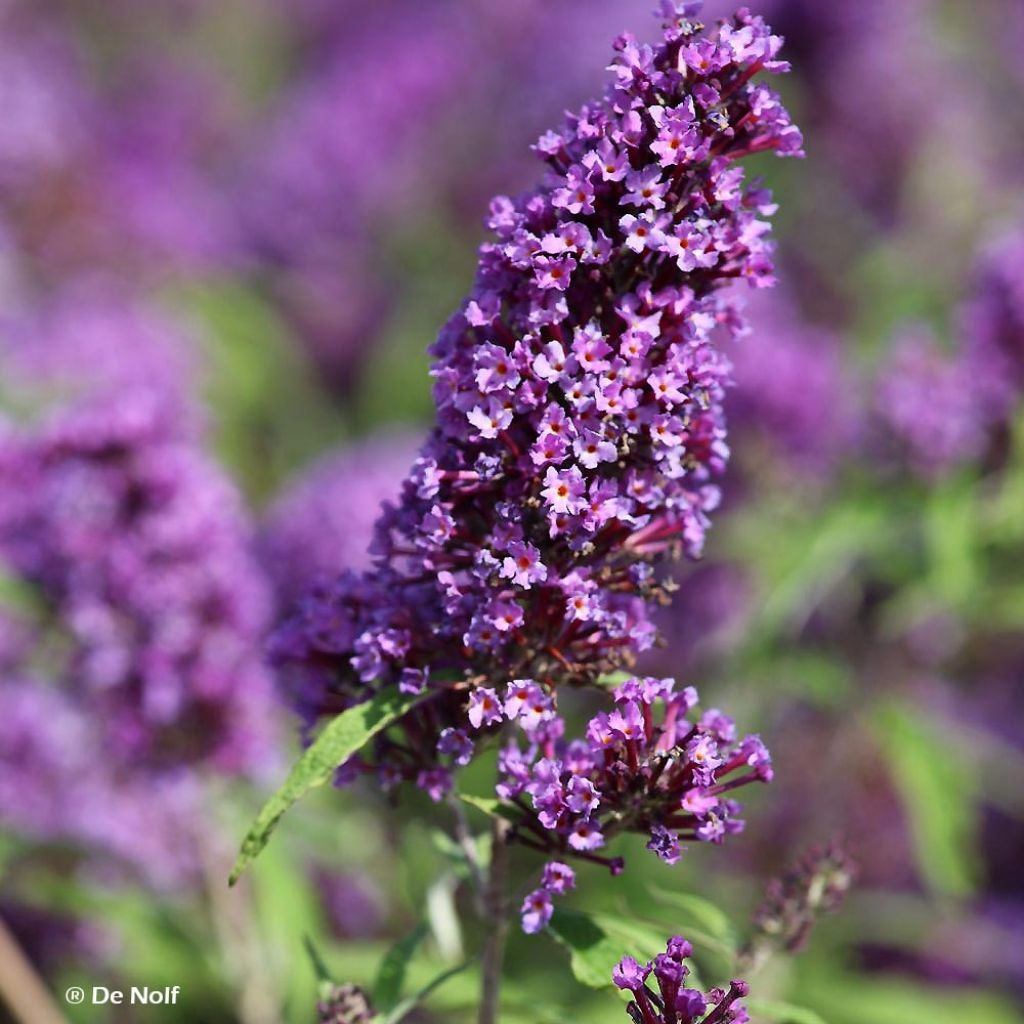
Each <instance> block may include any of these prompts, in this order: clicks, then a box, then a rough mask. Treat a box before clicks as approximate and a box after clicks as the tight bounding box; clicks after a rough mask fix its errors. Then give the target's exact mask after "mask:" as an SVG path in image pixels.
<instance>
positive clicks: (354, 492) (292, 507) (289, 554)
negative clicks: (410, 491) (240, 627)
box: [260, 433, 421, 608]
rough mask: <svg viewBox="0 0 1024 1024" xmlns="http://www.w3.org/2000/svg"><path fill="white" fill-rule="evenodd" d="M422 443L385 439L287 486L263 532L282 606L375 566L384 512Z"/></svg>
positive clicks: (325, 461)
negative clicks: (373, 545) (372, 556)
mask: <svg viewBox="0 0 1024 1024" xmlns="http://www.w3.org/2000/svg"><path fill="white" fill-rule="evenodd" d="M420 440H421V438H419V437H415V436H414V435H412V434H411V433H409V434H407V433H393V434H381V435H379V436H375V437H372V438H370V439H369V440H366V441H362V442H360V443H359V444H356V445H352V446H347V447H345V448H342V449H340V450H338V451H336V452H331V453H330V454H328V455H326V456H324V457H323V458H321V459H318V460H317V461H316V462H315V463H314V464H313V465H312V466H311V467H310V468H309V469H307V470H304V471H303V472H301V473H300V474H299V475H298V476H297V477H296V478H295V479H294V480H293V481H291V482H290V483H289V485H288V486H287V488H286V490H285V491H284V493H283V494H282V495H281V497H280V498H278V499H277V500H276V501H275V502H274V504H273V505H272V506H271V508H270V510H269V513H268V515H267V518H266V520H265V522H264V524H263V529H262V531H261V538H260V550H261V553H262V555H263V561H264V563H265V565H266V567H267V571H268V573H269V574H270V577H271V580H272V582H273V584H274V591H275V594H276V595H277V596H278V598H279V600H280V601H281V602H282V603H285V602H287V605H288V607H289V608H290V606H291V604H292V603H293V602H294V601H295V600H297V599H298V598H299V597H300V596H301V595H302V593H303V592H304V591H305V590H307V589H308V587H309V585H310V581H311V580H317V579H320V580H324V581H327V582H330V581H332V580H334V579H335V578H336V577H337V575H338V573H340V572H342V571H343V570H345V569H364V568H365V567H366V566H367V564H368V562H369V553H368V550H369V547H370V541H371V538H372V534H373V524H374V522H375V521H376V519H377V516H378V515H379V513H380V507H381V504H382V503H383V502H384V501H388V500H391V499H394V498H397V497H398V492H399V490H400V489H401V486H402V480H403V479H404V477H405V471H406V470H407V469H408V467H409V462H410V460H411V459H412V458H414V457H415V454H416V449H417V447H418V445H419V442H420Z"/></svg>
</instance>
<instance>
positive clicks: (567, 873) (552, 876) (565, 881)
mask: <svg viewBox="0 0 1024 1024" xmlns="http://www.w3.org/2000/svg"><path fill="white" fill-rule="evenodd" d="M541 885H542V886H543V887H544V888H545V889H547V890H548V892H550V893H552V894H553V895H555V896H564V895H565V894H566V893H567V892H568V891H569V890H570V889H575V888H576V872H575V871H573V869H572V868H571V867H569V866H568V865H567V864H562V863H560V862H559V861H551V863H549V864H545V865H544V876H543V879H542V881H541Z"/></svg>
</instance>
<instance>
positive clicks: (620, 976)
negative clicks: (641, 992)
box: [612, 956, 651, 992]
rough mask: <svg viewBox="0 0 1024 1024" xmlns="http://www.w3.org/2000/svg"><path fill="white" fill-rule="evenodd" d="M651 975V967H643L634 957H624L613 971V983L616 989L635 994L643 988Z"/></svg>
mask: <svg viewBox="0 0 1024 1024" xmlns="http://www.w3.org/2000/svg"><path fill="white" fill-rule="evenodd" d="M650 973H651V968H650V967H641V966H640V964H639V963H637V961H636V959H635V958H634V957H631V956H624V957H623V958H622V959H621V960H620V961H619V962H618V963H617V964H616V965H615V968H614V969H613V970H612V981H613V982H614V983H615V987H616V988H620V989H622V990H623V991H625V992H635V991H636V990H637V989H639V988H642V987H643V984H644V982H645V981H646V980H647V977H648V975H649V974H650Z"/></svg>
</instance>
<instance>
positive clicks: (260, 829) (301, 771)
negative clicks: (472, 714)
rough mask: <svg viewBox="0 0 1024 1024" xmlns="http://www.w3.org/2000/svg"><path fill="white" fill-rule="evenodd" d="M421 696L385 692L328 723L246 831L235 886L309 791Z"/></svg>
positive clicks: (235, 870) (392, 689) (233, 877)
mask: <svg viewBox="0 0 1024 1024" xmlns="http://www.w3.org/2000/svg"><path fill="white" fill-rule="evenodd" d="M423 699H424V695H422V694H416V695H407V694H403V693H399V691H398V690H397V688H395V687H388V688H387V689H384V690H381V691H380V693H378V694H377V695H376V696H375V697H373V698H372V699H371V700H368V701H366V702H364V703H362V704H357V705H356V706H355V707H354V708H349V709H348V710H347V711H343V712H342V713H341V714H340V715H338V716H337V717H336V718H334V719H332V720H331V721H330V722H329V723H328V724H327V726H325V727H324V729H323V731H322V732H321V733H320V735H319V736H317V738H316V740H314V742H313V744H312V746H310V747H309V749H307V750H306V752H305V753H304V754H303V755H302V757H300V758H299V760H298V761H297V762H296V763H295V765H294V766H293V767H292V770H291V771H290V772H289V773H288V778H287V779H285V782H284V785H283V786H282V787H281V788H280V789H279V790H278V791H277V792H276V793H275V794H274V795H273V796H272V797H271V798H270V799H269V800H268V801H267V802H266V803H265V804H264V805H263V809H262V810H261V811H260V813H259V814H258V815H257V816H256V820H255V822H253V824H252V826H251V827H250V829H249V832H248V833H247V835H246V837H245V839H244V840H243V841H242V848H241V850H240V852H239V854H238V859H237V860H236V861H235V866H234V868H233V869H232V871H231V876H230V878H229V884H230V885H234V884H235V882H237V881H238V879H239V878H240V877H241V875H242V872H243V871H245V869H246V868H247V867H248V866H249V864H250V863H251V862H252V861H253V860H255V858H256V857H257V856H258V855H259V853H260V851H261V850H262V849H263V847H264V846H266V845H267V840H268V839H269V838H270V833H271V832H273V831H274V829H275V828H276V827H277V823H278V822H279V821H280V820H281V817H282V815H283V814H284V813H285V811H287V810H288V808H289V807H291V806H292V804H294V803H295V802H296V801H297V800H300V799H301V798H302V797H303V796H305V795H306V793H307V792H309V790H310V789H312V788H313V787H314V786H322V785H323V784H324V783H325V782H328V781H329V780H330V779H331V777H332V776H333V775H334V772H335V770H336V769H337V767H338V765H340V764H341V763H342V762H344V761H346V760H347V759H348V758H349V757H351V756H352V755H353V754H354V753H356V752H357V751H358V750H360V749H361V748H362V747H363V746H364V745H365V744H366V742H367V741H368V740H370V739H372V738H373V737H374V736H376V735H377V733H379V732H382V731H383V730H384V729H386V728H387V727H388V726H389V725H391V724H392V723H393V722H395V721H397V720H398V719H399V718H401V717H402V715H404V714H405V713H406V712H407V711H408V710H409V709H410V708H412V707H415V705H416V704H418V703H419V702H420V701H421V700H423Z"/></svg>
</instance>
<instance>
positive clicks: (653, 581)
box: [274, 3, 800, 792]
mask: <svg viewBox="0 0 1024 1024" xmlns="http://www.w3.org/2000/svg"><path fill="white" fill-rule="evenodd" d="M663 6H664V10H665V14H666V18H667V21H666V24H665V35H664V41H663V43H662V44H661V45H660V46H658V47H651V46H647V45H644V44H641V43H639V42H637V41H636V40H635V39H634V38H632V37H631V36H623V37H620V38H619V39H618V40H617V41H616V44H615V48H616V57H615V59H614V61H613V63H612V65H611V69H610V70H611V72H612V82H611V85H610V86H609V88H608V91H607V93H606V96H605V98H604V100H603V101H602V102H599V103H594V104H589V105H586V106H584V107H583V108H582V109H581V110H580V111H579V112H578V113H577V114H576V115H574V116H572V117H571V118H570V119H569V122H568V124H567V126H566V127H565V129H564V130H562V131H559V132H548V133H546V134H545V135H544V136H542V138H541V139H540V141H539V142H538V143H537V146H536V150H537V152H538V154H539V156H540V157H541V158H542V159H543V161H544V162H545V164H546V167H547V170H546V174H545V177H544V179H543V181H542V183H541V184H540V186H539V187H538V188H536V189H535V190H534V191H532V192H530V193H527V194H525V195H523V196H521V197H520V198H519V199H516V200H512V199H508V198H504V197H501V198H498V199H496V200H494V201H493V203H492V205H491V211H490V217H489V219H488V225H489V226H490V228H491V230H492V231H493V232H494V234H495V238H494V240H493V241H490V242H488V243H486V244H485V245H484V246H483V247H482V249H481V252H480V263H479V269H478V274H477V279H476V283H475V286H474V288H473V291H472V294H471V296H470V298H469V300H468V301H467V302H466V303H465V304H464V305H463V307H462V309H461V310H460V311H459V312H458V313H457V314H456V315H455V316H454V317H452V319H451V320H450V321H449V323H448V324H447V325H446V327H445V328H444V329H443V331H442V332H441V335H440V337H439V339H438V340H437V342H436V344H435V345H434V346H433V349H432V353H433V356H434V366H433V369H432V371H431V372H432V375H433V376H434V378H435V401H436V404H437V423H436V426H435V429H434V430H433V432H432V434H431V436H430V438H429V440H428V441H427V443H426V444H425V446H424V448H423V450H422V452H421V454H420V457H419V458H418V459H417V460H416V463H415V465H414V467H413V469H412V471H411V473H410V475H409V477H408V479H407V481H406V483H405V485H404V489H403V494H402V499H401V502H400V504H399V505H398V506H397V507H394V508H391V509H388V510H387V511H386V512H385V514H384V515H383V516H382V517H381V519H380V521H379V522H378V524H377V530H376V539H375V553H376V555H377V563H376V565H375V567H374V569H373V570H371V571H370V572H368V573H365V574H363V575H361V576H356V575H351V574H350V575H347V576H345V577H343V578H342V579H341V580H340V581H338V582H337V584H336V585H334V586H333V587H320V588H317V589H315V590H314V591H313V592H311V593H310V594H309V595H307V597H306V599H305V600H304V601H303V603H302V606H301V607H300V610H299V613H298V615H297V616H296V618H295V619H294V621H292V622H291V623H289V624H288V625H287V626H285V627H284V628H283V629H282V631H281V632H280V633H279V635H278V637H277V639H276V642H275V644H274V654H275V657H276V659H277V661H278V662H279V663H280V664H281V665H282V667H283V669H284V670H285V671H286V672H287V673H288V674H289V675H291V676H293V678H296V679H297V680H298V681H297V682H293V684H292V686H291V689H293V690H294V691H295V692H297V693H299V694H301V695H302V696H301V703H302V705H303V709H304V711H305V713H306V714H307V716H308V718H310V719H315V717H316V716H317V714H324V713H330V712H333V711H337V710H338V709H340V708H343V707H346V706H349V705H351V704H352V703H355V702H358V701H360V700H363V699H365V698H366V697H367V696H368V695H369V693H370V692H372V689H373V688H375V687H377V686H380V685H383V684H386V683H398V684H399V685H401V686H402V687H403V688H404V689H406V690H413V691H415V690H422V689H424V688H426V687H430V688H431V689H433V690H435V691H438V692H437V693H435V694H434V695H433V696H432V698H431V699H430V700H428V701H427V702H425V703H424V704H422V705H421V706H420V710H418V711H417V712H416V713H415V715H414V716H411V717H410V719H408V720H407V721H408V722H409V728H408V732H409V733H410V737H411V744H404V746H405V748H406V749H407V750H408V749H410V746H411V748H413V749H414V750H415V752H416V756H417V757H420V758H422V757H423V756H424V754H425V753H426V752H427V750H428V748H429V754H430V755H433V754H434V752H435V750H436V740H437V738H438V737H439V736H442V734H443V735H444V736H447V737H448V739H446V740H443V742H445V744H446V746H445V748H443V750H442V752H443V753H448V754H450V755H452V756H453V758H454V760H455V761H456V762H457V763H460V762H461V761H462V760H463V759H464V758H465V757H466V756H468V754H467V751H466V750H465V749H464V747H463V748H460V749H456V747H455V746H452V744H456V743H458V742H461V741H460V740H459V737H458V736H457V735H456V734H455V732H451V733H444V730H445V729H451V730H458V729H460V728H461V727H462V726H463V725H464V720H462V718H461V708H462V705H463V703H464V701H463V698H462V697H461V696H460V695H459V691H458V690H457V689H453V688H455V687H458V688H465V687H467V686H469V687H473V686H478V685H486V684H487V683H490V684H491V685H492V686H504V685H505V683H506V682H507V680H508V679H510V678H521V677H522V678H530V679H535V680H538V681H540V683H541V684H543V686H544V687H546V688H548V689H550V687H551V686H552V685H553V684H554V681H555V680H557V681H558V682H559V683H576V684H586V683H592V682H593V681H594V680H595V679H596V677H597V676H598V675H599V674H601V673H603V672H607V671H609V670H612V669H615V668H616V667H618V666H620V665H622V664H624V663H628V662H629V660H630V659H631V658H632V656H633V655H634V654H635V653H636V652H637V651H641V650H644V649H645V648H648V647H649V646H650V645H651V644H652V643H653V641H654V632H655V631H654V628H653V626H652V625H651V623H650V619H649V611H650V609H651V607H652V606H653V605H655V604H656V603H658V602H659V601H662V600H664V599H665V591H664V587H663V586H662V585H661V584H660V583H659V582H658V580H657V578H656V577H655V575H654V572H653V569H652V564H651V563H652V562H653V561H655V560H656V559H658V558H661V557H664V556H666V555H668V554H671V553H675V552H676V551H679V550H682V551H685V552H687V553H689V554H696V553H698V552H699V551H700V549H701V544H702V542H703V537H704V531H705V528H706V526H707V522H708V513H709V512H710V511H711V510H712V509H713V508H714V506H715V504H716V502H717V500H718V492H717V488H716V487H715V486H714V484H713V478H714V477H715V475H716V474H717V473H718V472H719V471H720V470H721V469H722V467H723V465H724V462H725V459H726V456H727V449H726V447H725V424H724V420H723V416H722V406H721V402H722V396H723V389H724V386H725V383H726V379H727V364H726V362H725V360H724V359H723V357H722V356H721V355H720V353H719V351H718V348H717V347H716V345H715V344H714V339H713V334H714V332H715V331H716V330H717V329H723V330H725V331H727V332H730V331H738V330H740V329H741V327H742V321H741V318H740V317H739V314H738V312H737V309H736V305H735V301H734V299H733V298H731V297H730V295H729V294H728V292H727V290H726V288H725V286H727V285H731V284H733V283H734V282H736V281H737V280H746V281H748V282H749V283H750V284H752V285H754V286H758V287H763V286H768V285H770V284H772V283H773V278H772V273H771V270H772V268H771V248H772V247H771V243H770V241H769V240H768V231H769V224H768V221H767V219H766V218H767V217H768V216H769V215H770V214H771V213H772V212H773V211H774V209H775V207H774V205H773V204H772V203H771V201H770V198H769V196H768V194H767V193H766V192H765V191H764V190H763V189H760V188H758V187H751V186H748V185H746V184H745V183H744V177H743V172H742V170H741V169H740V168H739V167H738V166H737V164H736V161H737V160H738V159H739V158H740V157H743V156H745V155H748V154H751V153H756V152H761V151H767V150H774V151H776V152H778V153H780V154H782V155H792V154H797V153H799V151H800V134H799V132H798V130H797V129H796V128H795V127H794V126H793V125H792V124H791V123H790V120H789V117H788V114H787V113H786V111H785V109H784V108H783V106H782V105H781V103H780V101H779V99H778V97H777V95H776V94H775V93H774V92H772V90H770V89H769V88H767V87H766V86H764V85H761V84H758V83H756V82H755V81H754V78H755V75H756V74H757V73H758V72H759V71H762V70H767V71H782V70H785V69H786V65H785V64H783V63H782V62H780V61H779V60H778V59H777V52H778V49H779V46H780V43H781V40H780V39H779V38H778V37H777V36H773V35H772V34H771V32H770V30H769V29H768V28H767V26H766V25H765V24H764V23H763V22H762V21H761V19H759V18H755V17H751V16H750V15H748V14H747V13H745V12H742V13H741V14H739V15H737V16H736V17H735V18H733V19H731V20H728V21H725V22H723V23H722V24H721V26H720V27H719V28H718V30H717V31H716V32H713V33H711V34H710V35H707V36H704V35H701V34H700V30H701V26H699V25H698V24H697V23H695V22H693V21H691V20H690V18H691V16H692V15H693V14H694V13H695V10H696V5H692V4H682V5H679V4H673V3H666V4H664V5H663ZM389 749H391V750H394V749H396V748H395V745H391V747H390V748H389ZM380 752H381V751H380V749H378V755H379V754H380ZM378 764H379V765H380V766H381V767H383V768H384V769H385V770H391V769H392V768H397V770H398V773H399V774H401V776H402V777H409V771H408V768H407V766H404V765H397V766H396V765H394V764H392V763H389V762H388V761H387V759H386V758H385V759H384V760H380V759H379V758H378ZM412 777H415V778H417V779H418V780H419V781H420V784H421V785H422V786H423V787H424V788H426V789H428V790H433V791H435V792H436V790H437V785H436V783H437V777H436V776H435V774H434V768H433V767H431V766H430V765H425V766H424V770H423V771H422V772H418V773H414V774H413V775H412Z"/></svg>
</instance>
